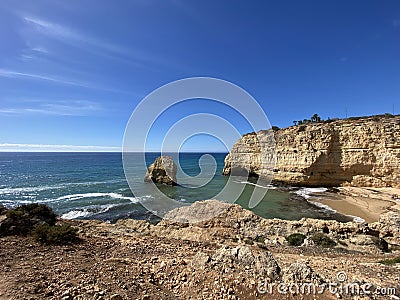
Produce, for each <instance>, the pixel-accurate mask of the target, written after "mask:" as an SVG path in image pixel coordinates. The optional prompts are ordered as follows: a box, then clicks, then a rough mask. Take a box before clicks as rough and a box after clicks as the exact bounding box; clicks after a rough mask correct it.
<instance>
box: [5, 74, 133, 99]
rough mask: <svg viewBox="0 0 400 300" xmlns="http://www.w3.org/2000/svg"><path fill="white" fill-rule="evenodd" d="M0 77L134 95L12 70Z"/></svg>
mask: <svg viewBox="0 0 400 300" xmlns="http://www.w3.org/2000/svg"><path fill="white" fill-rule="evenodd" d="M0 77H8V78H22V79H34V80H43V81H49V82H54V83H59V84H64V85H73V86H78V87H84V88H88V89H96V90H101V91H108V92H113V93H123V94H128V95H134V93H132V92H128V91H124V90H119V89H114V88H107V87H104V86H98V85H95V84H92V83H89V82H85V81H77V80H71V79H69V78H63V77H58V76H54V75H46V74H45V75H43V74H35V73H30V72H20V71H14V70H7V69H0Z"/></svg>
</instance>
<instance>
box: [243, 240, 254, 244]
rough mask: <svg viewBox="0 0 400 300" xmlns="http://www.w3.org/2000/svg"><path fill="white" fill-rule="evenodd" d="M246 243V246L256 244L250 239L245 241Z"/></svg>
mask: <svg viewBox="0 0 400 300" xmlns="http://www.w3.org/2000/svg"><path fill="white" fill-rule="evenodd" d="M244 243H245V244H246V245H253V244H254V242H253V241H252V240H250V239H246V240H244Z"/></svg>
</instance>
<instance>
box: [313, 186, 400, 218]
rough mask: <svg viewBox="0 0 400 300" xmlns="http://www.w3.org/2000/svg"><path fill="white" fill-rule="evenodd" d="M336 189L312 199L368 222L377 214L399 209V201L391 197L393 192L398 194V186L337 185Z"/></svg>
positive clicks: (377, 215) (399, 192)
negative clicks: (334, 191) (336, 190)
mask: <svg viewBox="0 0 400 300" xmlns="http://www.w3.org/2000/svg"><path fill="white" fill-rule="evenodd" d="M338 190H339V191H338V192H337V193H333V192H328V193H325V194H324V196H323V197H318V198H317V199H312V200H313V201H318V202H320V203H322V204H324V205H327V206H329V207H331V208H332V209H334V210H336V211H338V212H339V213H342V214H346V215H351V216H356V217H359V218H362V219H364V220H365V221H366V222H368V223H371V222H376V221H378V220H379V216H380V215H381V214H382V213H384V212H386V211H388V210H393V209H397V210H399V209H400V201H399V200H394V199H392V195H393V194H396V195H400V189H398V188H371V187H339V188H338Z"/></svg>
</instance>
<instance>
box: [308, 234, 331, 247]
mask: <svg viewBox="0 0 400 300" xmlns="http://www.w3.org/2000/svg"><path fill="white" fill-rule="evenodd" d="M310 239H311V240H312V241H313V242H314V244H315V245H317V246H321V247H324V248H332V247H334V246H336V242H335V241H334V240H332V239H331V238H330V237H329V236H327V235H326V234H323V233H315V234H314V235H312V236H311V237H310Z"/></svg>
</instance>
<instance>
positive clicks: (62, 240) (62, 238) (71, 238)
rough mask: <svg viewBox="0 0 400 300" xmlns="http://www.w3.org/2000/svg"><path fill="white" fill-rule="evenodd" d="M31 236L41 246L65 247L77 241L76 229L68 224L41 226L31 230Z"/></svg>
mask: <svg viewBox="0 0 400 300" xmlns="http://www.w3.org/2000/svg"><path fill="white" fill-rule="evenodd" d="M32 236H33V237H34V238H35V240H37V241H38V242H41V243H42V244H53V245H65V244H71V243H75V242H78V241H79V238H78V236H77V229H76V228H73V227H72V226H70V225H68V224H62V225H54V226H51V225H49V224H41V225H37V226H35V228H34V229H33V230H32Z"/></svg>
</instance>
